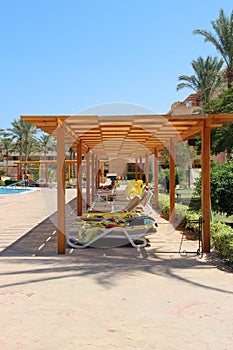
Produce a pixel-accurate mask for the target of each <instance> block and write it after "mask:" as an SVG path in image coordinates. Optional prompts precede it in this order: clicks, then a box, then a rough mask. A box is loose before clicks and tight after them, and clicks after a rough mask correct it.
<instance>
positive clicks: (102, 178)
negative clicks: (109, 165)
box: [101, 161, 104, 183]
mask: <svg viewBox="0 0 233 350" xmlns="http://www.w3.org/2000/svg"><path fill="white" fill-rule="evenodd" d="M101 182H102V183H104V161H102V164H101Z"/></svg>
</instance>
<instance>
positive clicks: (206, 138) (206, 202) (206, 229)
mask: <svg viewBox="0 0 233 350" xmlns="http://www.w3.org/2000/svg"><path fill="white" fill-rule="evenodd" d="M201 203H202V205H201V206H202V218H203V221H204V222H203V224H202V250H203V252H204V253H209V252H210V210H211V208H210V125H209V122H208V121H207V120H205V121H203V128H202V201H201Z"/></svg>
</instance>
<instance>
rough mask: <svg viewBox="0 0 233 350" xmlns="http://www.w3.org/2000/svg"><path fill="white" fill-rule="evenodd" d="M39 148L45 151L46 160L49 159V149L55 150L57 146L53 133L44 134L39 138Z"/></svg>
mask: <svg viewBox="0 0 233 350" xmlns="http://www.w3.org/2000/svg"><path fill="white" fill-rule="evenodd" d="M38 142H39V150H40V152H42V153H43V158H44V160H47V154H48V152H49V151H53V150H55V148H56V144H55V142H54V140H53V138H52V136H51V135H48V134H42V135H41V136H40V137H39V139H38Z"/></svg>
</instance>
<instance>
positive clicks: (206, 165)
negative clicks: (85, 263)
mask: <svg viewBox="0 0 233 350" xmlns="http://www.w3.org/2000/svg"><path fill="white" fill-rule="evenodd" d="M21 119H23V120H26V121H27V122H29V123H31V124H32V125H34V126H36V127H37V128H39V129H41V130H43V131H44V132H46V133H48V134H50V135H52V136H53V137H55V138H56V139H57V211H58V224H57V233H58V240H57V252H58V254H65V246H66V239H65V237H66V235H65V178H64V177H65V176H64V174H65V171H64V169H65V156H64V155H65V145H67V146H69V147H75V148H76V149H77V160H76V162H77V169H81V166H82V158H83V156H85V160H86V177H87V182H86V200H87V203H88V202H89V201H91V200H94V197H93V193H92V195H91V193H90V188H91V187H92V189H93V188H94V182H95V180H94V178H93V175H91V174H93V173H94V172H95V170H96V169H97V168H98V162H99V161H101V159H106V158H109V159H111V158H132V157H135V159H136V160H140V162H141V159H142V157H145V159H146V168H147V167H148V154H153V155H154V160H155V161H154V181H155V195H154V208H155V209H157V208H158V152H159V151H161V150H163V149H164V148H168V149H169V153H170V221H171V222H174V217H175V145H176V144H177V143H179V142H183V141H185V140H187V139H189V138H193V137H195V136H197V135H199V134H201V135H202V218H203V224H202V225H203V226H202V249H203V251H204V252H209V251H210V211H211V205H210V131H211V128H216V127H221V126H222V125H223V124H226V123H229V122H230V121H233V114H208V115H207V114H204V115H200V114H189V115H174V114H164V115H119V116H116V115H113V116H111V115H109V116H99V115H76V116H73V115H71V116H70V115H67V116H64V115H63V116H21ZM90 161H91V166H92V171H91V172H90V166H89V165H90ZM136 164H137V161H136ZM146 170H147V169H146ZM146 173H147V171H146ZM146 182H148V178H146ZM77 214H78V215H82V172H81V171H78V186H77Z"/></svg>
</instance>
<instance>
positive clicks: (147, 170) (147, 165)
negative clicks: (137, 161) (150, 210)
mask: <svg viewBox="0 0 233 350" xmlns="http://www.w3.org/2000/svg"><path fill="white" fill-rule="evenodd" d="M145 181H146V189H148V186H149V156H148V153H146V169H145Z"/></svg>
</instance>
